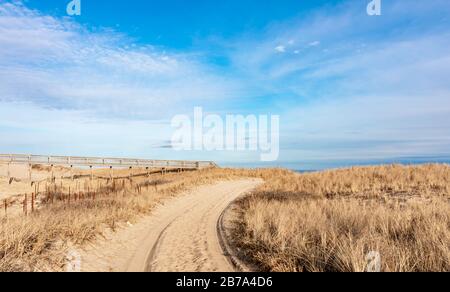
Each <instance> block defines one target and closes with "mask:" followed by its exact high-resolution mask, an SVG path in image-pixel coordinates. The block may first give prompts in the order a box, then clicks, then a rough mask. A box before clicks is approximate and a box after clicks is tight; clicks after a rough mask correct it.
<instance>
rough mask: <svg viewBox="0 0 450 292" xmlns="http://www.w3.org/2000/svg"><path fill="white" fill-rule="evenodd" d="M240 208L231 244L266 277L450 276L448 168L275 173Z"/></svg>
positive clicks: (449, 168) (243, 201) (449, 169)
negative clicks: (378, 270) (373, 268)
mask: <svg viewBox="0 0 450 292" xmlns="http://www.w3.org/2000/svg"><path fill="white" fill-rule="evenodd" d="M264 177H265V180H266V183H265V184H264V186H262V187H261V188H260V189H259V190H257V191H255V192H254V193H253V194H252V195H250V196H248V197H246V198H245V199H243V200H241V201H240V202H239V206H240V209H241V211H240V216H239V220H238V222H237V224H236V225H235V230H234V233H235V236H234V239H233V240H234V244H235V245H236V246H237V247H238V248H239V249H240V251H241V253H242V256H243V258H245V259H247V260H249V261H251V262H252V263H253V264H256V265H257V266H258V267H259V268H260V269H261V270H262V271H365V270H366V267H367V262H366V255H367V254H368V253H369V252H371V251H376V252H379V253H380V255H381V261H382V266H381V267H382V270H383V271H450V192H449V191H450V167H449V166H448V165H423V166H400V165H392V166H381V167H359V168H351V169H345V170H333V171H325V172H318V173H311V174H302V175H299V174H296V173H293V172H288V171H283V170H271V171H267V172H266V173H265V174H264Z"/></svg>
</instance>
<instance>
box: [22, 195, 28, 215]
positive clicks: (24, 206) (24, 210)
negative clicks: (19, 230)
mask: <svg viewBox="0 0 450 292" xmlns="http://www.w3.org/2000/svg"><path fill="white" fill-rule="evenodd" d="M23 213H24V214H25V216H27V215H28V194H25V199H24V200H23Z"/></svg>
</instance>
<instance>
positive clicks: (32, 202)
mask: <svg viewBox="0 0 450 292" xmlns="http://www.w3.org/2000/svg"><path fill="white" fill-rule="evenodd" d="M34 200H35V194H34V193H31V213H33V212H34Z"/></svg>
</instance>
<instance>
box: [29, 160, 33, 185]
mask: <svg viewBox="0 0 450 292" xmlns="http://www.w3.org/2000/svg"><path fill="white" fill-rule="evenodd" d="M32 171H33V166H32V165H31V163H29V164H28V179H29V181H30V182H31V181H33V179H32Z"/></svg>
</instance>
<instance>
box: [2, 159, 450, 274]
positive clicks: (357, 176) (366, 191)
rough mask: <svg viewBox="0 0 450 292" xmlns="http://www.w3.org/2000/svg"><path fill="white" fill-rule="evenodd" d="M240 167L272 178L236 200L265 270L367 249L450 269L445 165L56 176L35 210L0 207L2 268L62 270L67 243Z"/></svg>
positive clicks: (247, 240) (347, 265)
mask: <svg viewBox="0 0 450 292" xmlns="http://www.w3.org/2000/svg"><path fill="white" fill-rule="evenodd" d="M242 177H259V178H263V179H264V180H265V183H264V184H263V185H262V186H261V187H260V188H258V189H257V190H256V191H255V192H253V193H252V194H250V195H248V196H247V197H245V198H242V199H241V200H240V201H239V202H238V203H237V204H238V206H239V216H238V218H237V221H236V224H235V227H234V230H233V233H234V235H235V236H234V237H233V238H231V241H232V243H233V244H234V245H235V246H236V247H237V248H238V249H239V250H240V254H241V255H242V257H243V259H245V260H248V261H250V262H251V263H253V264H256V265H257V266H258V267H259V269H260V270H262V271H364V270H365V269H366V266H367V262H366V255H367V253H368V252H370V251H377V252H379V253H380V254H381V260H382V270H383V271H450V167H449V166H448V165H422V166H400V165H392V166H380V167H358V168H351V169H343V170H330V171H324V172H317V173H309V174H298V173H294V172H291V171H287V170H282V169H268V170H239V169H214V170H202V171H198V172H187V173H183V174H181V175H180V174H177V173H173V174H170V173H169V174H166V175H164V176H161V174H155V175H151V176H149V177H147V176H146V175H143V176H139V175H137V176H136V177H133V178H131V179H130V178H126V176H123V177H122V178H120V179H117V180H115V181H110V180H109V179H108V176H107V171H106V172H105V176H104V177H103V178H101V177H96V179H95V180H94V181H93V182H90V183H88V182H86V180H88V179H87V178H80V183H78V185H79V187H78V188H75V189H73V188H72V190H71V192H72V193H71V197H70V200H69V196H68V195H69V192H68V187H67V185H66V186H64V184H63V187H62V188H61V185H60V182H56V183H53V187H50V186H49V187H48V188H42V189H43V190H42V191H41V192H42V193H41V194H40V196H39V197H38V201H39V204H37V206H36V210H35V212H29V214H28V216H24V215H23V214H22V213H20V215H17V214H16V215H14V216H8V218H5V217H4V216H3V217H2V216H1V215H0V271H45V270H62V269H63V268H64V265H65V256H66V253H67V249H68V248H69V247H70V246H72V245H83V244H85V243H86V242H89V241H92V240H94V239H95V238H97V237H98V236H101V235H102V234H103V233H104V231H106V230H108V229H112V230H115V229H116V228H119V227H120V226H123V223H126V222H135V221H137V220H138V219H139V216H141V215H145V214H148V213H149V212H151V210H152V208H154V206H156V205H157V204H158V203H159V202H161V201H162V200H164V199H166V198H169V197H171V196H175V195H177V194H179V193H180V192H182V191H185V190H188V189H190V188H193V187H195V186H198V185H202V184H208V183H212V182H215V181H218V180H226V179H237V178H242ZM66 181H67V184H68V185H70V186H74V185H77V183H76V182H75V183H74V182H70V180H66ZM75 181H76V180H75ZM81 182H83V183H81ZM91 186H92V187H91ZM75 193H77V194H76V195H75ZM94 193H95V195H94ZM16 201H17V202H16V204H18V205H20V204H21V201H20V200H16ZM20 211H21V210H20Z"/></svg>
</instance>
